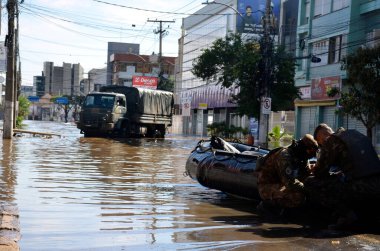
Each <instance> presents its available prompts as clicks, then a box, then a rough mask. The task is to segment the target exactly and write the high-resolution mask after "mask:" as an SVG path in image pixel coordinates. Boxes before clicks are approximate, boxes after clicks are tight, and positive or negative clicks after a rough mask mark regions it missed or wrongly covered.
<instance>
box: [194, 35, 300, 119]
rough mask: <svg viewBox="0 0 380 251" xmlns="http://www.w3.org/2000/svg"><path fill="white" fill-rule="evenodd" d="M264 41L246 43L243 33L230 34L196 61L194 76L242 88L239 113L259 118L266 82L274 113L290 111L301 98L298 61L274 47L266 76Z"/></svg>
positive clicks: (235, 96)
mask: <svg viewBox="0 0 380 251" xmlns="http://www.w3.org/2000/svg"><path fill="white" fill-rule="evenodd" d="M262 42H263V41H261V40H250V41H245V40H243V39H242V37H241V35H240V34H232V33H230V34H228V35H227V36H226V37H225V38H221V39H217V40H216V41H215V42H214V43H213V44H212V46H211V47H210V48H207V49H205V50H203V53H202V54H201V55H200V56H199V57H198V58H197V59H195V60H194V62H193V69H192V73H193V74H194V75H195V76H197V77H200V78H202V79H203V80H207V81H215V82H217V83H218V84H221V85H222V86H224V87H226V88H239V89H240V91H239V93H238V94H237V95H234V96H233V97H232V98H231V100H230V101H231V102H233V103H236V104H238V113H239V114H240V115H247V116H250V117H255V118H258V117H259V113H260V97H261V96H262V95H263V93H264V92H263V91H264V86H263V83H265V79H266V78H268V83H269V86H268V90H269V93H270V96H271V98H272V110H273V111H279V110H289V109H291V108H293V100H294V99H295V98H297V97H299V90H298V88H297V87H295V86H294V71H295V61H294V59H292V57H291V55H289V54H287V53H285V51H284V50H283V48H270V50H269V57H268V58H269V64H268V65H269V67H268V68H269V69H270V71H269V74H267V73H266V67H265V61H264V60H265V58H264V57H263V55H264V52H263V51H262V48H263V46H262V45H261V44H262Z"/></svg>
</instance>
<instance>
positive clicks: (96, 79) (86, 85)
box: [80, 67, 107, 95]
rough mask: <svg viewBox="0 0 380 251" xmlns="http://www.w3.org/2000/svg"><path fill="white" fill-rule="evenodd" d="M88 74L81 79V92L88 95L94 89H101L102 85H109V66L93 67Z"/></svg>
mask: <svg viewBox="0 0 380 251" xmlns="http://www.w3.org/2000/svg"><path fill="white" fill-rule="evenodd" d="M87 74H88V78H85V79H83V80H82V81H81V86H80V92H81V94H83V95H87V94H88V93H90V92H92V91H99V90H100V87H102V86H105V85H107V67H104V68H101V69H95V68H94V69H91V70H90V71H89V72H88V73H87Z"/></svg>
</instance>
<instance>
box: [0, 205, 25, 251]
mask: <svg viewBox="0 0 380 251" xmlns="http://www.w3.org/2000/svg"><path fill="white" fill-rule="evenodd" d="M20 237H21V234H20V223H19V214H18V209H17V207H16V206H15V205H10V204H9V203H4V202H2V203H0V251H16V250H17V251H18V250H20V248H19V246H18V241H19V240H20Z"/></svg>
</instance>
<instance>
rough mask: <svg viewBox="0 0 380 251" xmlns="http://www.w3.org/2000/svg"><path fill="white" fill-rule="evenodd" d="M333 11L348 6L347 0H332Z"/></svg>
mask: <svg viewBox="0 0 380 251" xmlns="http://www.w3.org/2000/svg"><path fill="white" fill-rule="evenodd" d="M333 1H334V3H333V11H336V10H340V9H343V8H346V7H347V6H348V0H333Z"/></svg>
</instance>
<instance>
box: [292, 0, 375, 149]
mask: <svg viewBox="0 0 380 251" xmlns="http://www.w3.org/2000/svg"><path fill="white" fill-rule="evenodd" d="M379 3H380V2H379V1H366V0H301V1H300V2H299V16H298V28H297V36H298V37H297V38H298V45H297V48H298V49H297V53H298V56H300V57H305V58H306V57H307V56H308V55H316V56H317V57H318V58H320V59H321V60H320V62H317V63H313V62H311V61H310V60H309V59H302V60H299V62H298V68H297V71H296V85H297V86H298V87H300V90H301V92H302V95H303V99H302V100H296V101H295V104H296V135H297V136H298V137H300V136H301V135H303V134H304V133H310V132H313V130H314V128H315V127H316V126H317V125H318V124H319V123H322V122H323V123H327V124H329V125H330V126H331V127H332V128H334V129H337V128H338V127H340V126H343V127H344V128H347V129H356V130H358V131H360V132H362V133H363V134H366V129H365V127H364V125H363V124H362V123H361V122H360V121H358V120H357V119H355V118H352V117H350V116H342V115H338V113H337V111H338V109H339V97H333V98H331V97H329V96H328V95H327V90H329V89H330V88H332V87H337V88H339V89H343V90H344V88H345V81H346V77H347V76H346V72H345V71H343V70H341V63H340V60H341V59H342V58H343V57H344V56H345V55H347V54H348V53H351V52H353V51H355V50H356V49H357V48H359V46H374V45H376V44H378V43H379V42H380V32H379V31H380V22H379V21H380V4H379ZM373 135H375V137H374V142H373V144H374V145H375V146H376V147H377V150H380V126H377V127H376V129H375V131H374V133H373Z"/></svg>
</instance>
